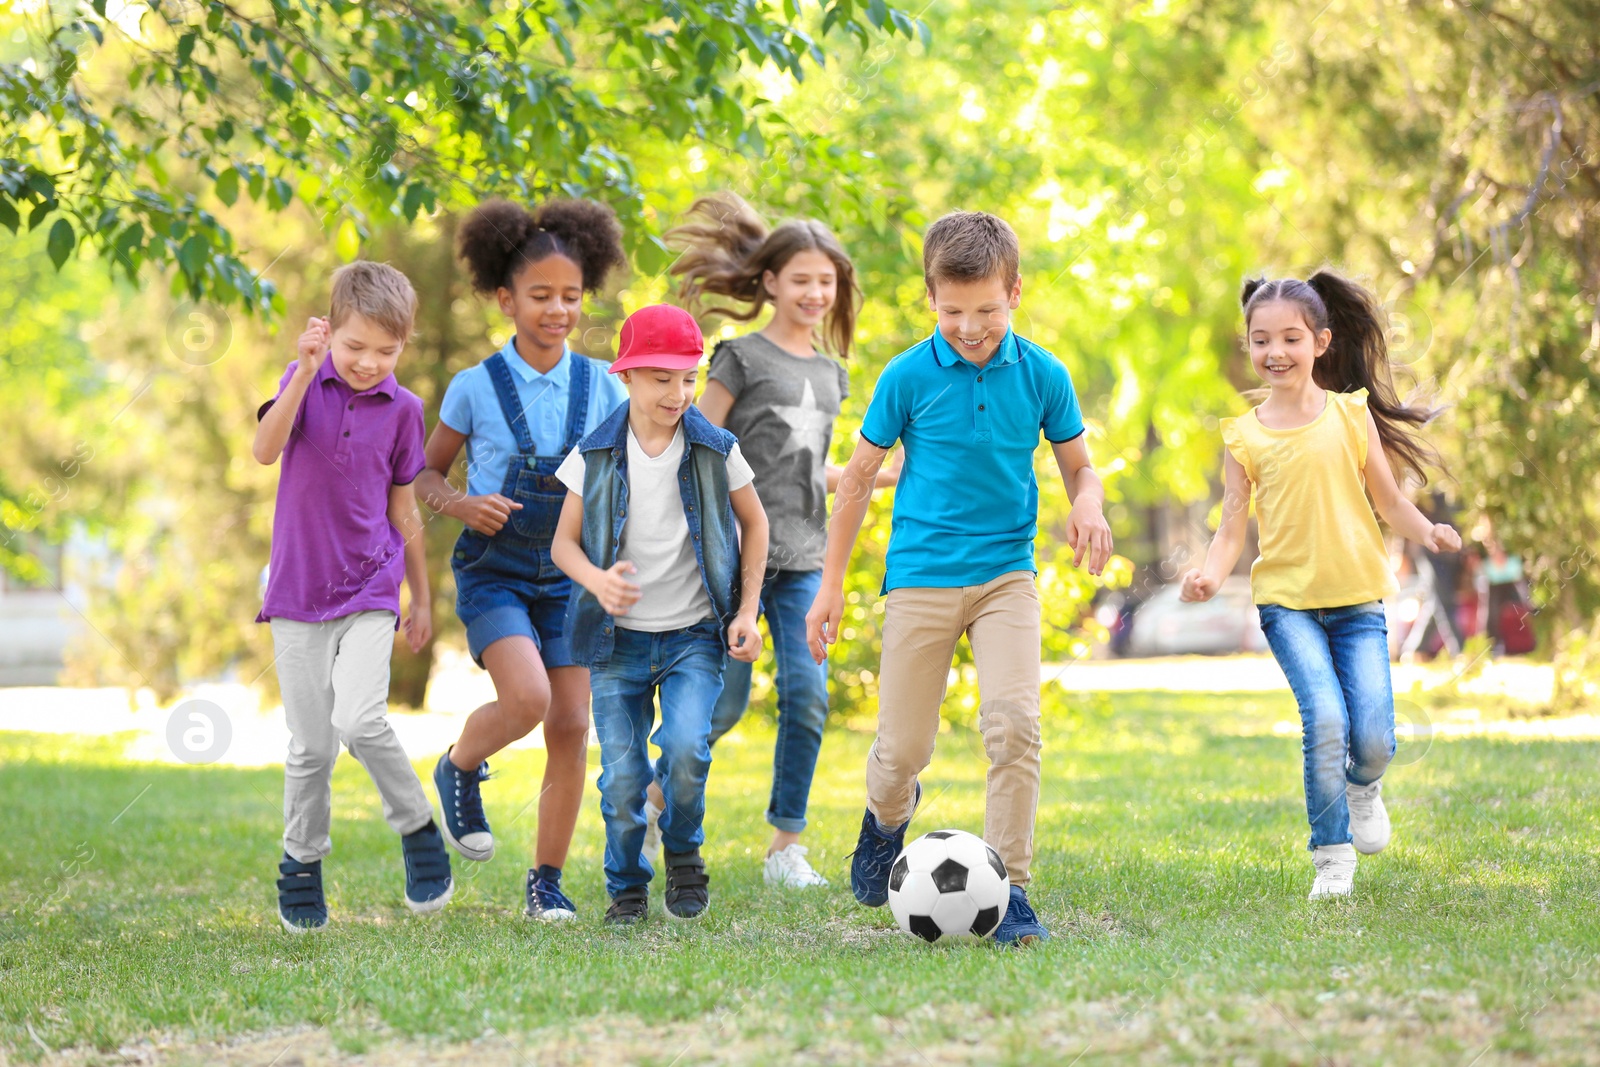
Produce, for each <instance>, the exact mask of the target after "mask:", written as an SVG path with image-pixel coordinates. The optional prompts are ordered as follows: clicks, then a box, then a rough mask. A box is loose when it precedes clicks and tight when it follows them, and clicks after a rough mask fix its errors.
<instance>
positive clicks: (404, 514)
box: [389, 482, 433, 652]
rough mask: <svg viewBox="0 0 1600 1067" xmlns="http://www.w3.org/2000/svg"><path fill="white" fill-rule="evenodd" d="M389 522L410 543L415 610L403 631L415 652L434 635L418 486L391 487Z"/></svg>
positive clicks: (409, 578) (408, 569)
mask: <svg viewBox="0 0 1600 1067" xmlns="http://www.w3.org/2000/svg"><path fill="white" fill-rule="evenodd" d="M389 521H390V522H392V523H394V526H395V529H397V530H399V531H400V536H401V537H404V538H405V542H406V588H408V589H409V590H411V610H410V611H408V612H407V613H406V618H405V621H404V622H403V623H402V624H401V629H403V630H405V632H406V643H407V644H408V645H410V646H411V651H412V652H421V651H422V646H424V645H426V644H427V643H428V638H430V637H432V636H433V598H432V596H431V595H430V594H429V592H428V552H427V547H426V544H425V542H424V539H423V536H422V533H423V529H422V512H420V511H418V510H417V491H416V483H414V482H407V483H406V484H405V485H391V486H390V487H389Z"/></svg>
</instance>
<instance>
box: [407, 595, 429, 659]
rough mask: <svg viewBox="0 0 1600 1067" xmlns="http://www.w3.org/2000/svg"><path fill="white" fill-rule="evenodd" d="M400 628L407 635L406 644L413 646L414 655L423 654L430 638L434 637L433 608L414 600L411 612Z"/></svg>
mask: <svg viewBox="0 0 1600 1067" xmlns="http://www.w3.org/2000/svg"><path fill="white" fill-rule="evenodd" d="M400 627H401V629H403V630H404V631H405V633H406V644H407V645H410V646H411V651H412V653H413V654H415V653H418V652H421V651H422V649H423V646H424V645H426V644H427V643H428V638H430V637H432V636H433V608H432V607H430V606H429V605H428V604H425V603H423V602H422V601H420V600H413V601H412V602H411V610H410V611H409V612H407V613H406V619H405V621H404V622H403V623H401V624H400Z"/></svg>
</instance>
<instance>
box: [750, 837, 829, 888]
mask: <svg viewBox="0 0 1600 1067" xmlns="http://www.w3.org/2000/svg"><path fill="white" fill-rule="evenodd" d="M761 876H762V878H763V879H764V880H765V881H766V883H767V884H768V885H781V886H785V887H787V888H789V889H805V888H808V887H810V886H825V885H827V884H828V880H827V879H826V878H824V877H822V875H820V874H818V873H817V872H816V869H815V868H814V867H812V866H811V864H809V863H807V862H806V846H804V845H789V846H787V847H785V848H781V849H779V850H778V851H777V852H774V853H773V854H772V855H770V856H768V857H767V861H766V862H765V863H763V864H762V865H761Z"/></svg>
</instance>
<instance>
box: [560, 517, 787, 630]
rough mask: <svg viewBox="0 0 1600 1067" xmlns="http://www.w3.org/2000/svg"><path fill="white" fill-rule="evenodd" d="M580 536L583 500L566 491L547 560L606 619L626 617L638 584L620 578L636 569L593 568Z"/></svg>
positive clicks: (620, 564)
mask: <svg viewBox="0 0 1600 1067" xmlns="http://www.w3.org/2000/svg"><path fill="white" fill-rule="evenodd" d="M582 534H583V497H581V496H579V495H578V494H577V493H574V492H572V491H571V490H568V491H567V499H566V500H565V501H564V502H563V503H562V505H561V517H560V518H559V519H557V520H556V533H555V537H554V538H553V539H552V540H551V542H550V560H551V562H552V563H554V564H555V565H556V566H557V567H560V568H561V573H563V574H565V575H566V576H567V577H568V578H571V579H572V580H573V581H575V582H577V583H578V584H579V585H581V586H583V587H584V588H585V589H587V590H589V592H591V593H593V594H594V598H595V599H596V600H598V601H600V606H601V607H602V608H604V609H605V612H606V614H607V615H626V614H627V613H628V609H629V608H631V607H633V605H635V604H637V603H638V602H639V583H638V582H630V581H629V580H628V579H627V578H626V577H624V576H625V575H629V574H635V573H637V572H638V568H637V567H635V566H634V565H633V564H631V563H629V562H628V561H627V560H625V559H619V560H617V562H616V563H614V564H612V565H611V569H610V570H601V569H600V568H599V567H596V566H595V565H594V564H593V563H591V562H589V556H588V554H587V553H585V552H584V551H583V543H582V542H581V541H580V540H579V537H581V536H582ZM758 588H759V587H758Z"/></svg>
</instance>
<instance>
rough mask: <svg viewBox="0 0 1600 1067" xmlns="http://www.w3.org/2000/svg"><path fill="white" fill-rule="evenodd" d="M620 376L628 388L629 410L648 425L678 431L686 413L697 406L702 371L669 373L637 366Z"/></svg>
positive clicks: (659, 368)
mask: <svg viewBox="0 0 1600 1067" xmlns="http://www.w3.org/2000/svg"><path fill="white" fill-rule="evenodd" d="M618 377H620V378H621V379H622V384H623V385H626V386H627V387H628V410H629V413H630V414H631V415H634V416H637V417H641V418H643V419H644V420H645V421H646V422H647V423H648V424H650V425H653V426H658V427H660V428H662V429H666V430H676V429H677V427H678V423H679V422H680V421H681V420H682V419H683V413H684V412H685V411H687V410H689V405H690V404H692V403H694V387H695V383H696V382H697V381H698V380H699V378H700V368H699V367H690V368H689V369H688V370H667V369H665V368H662V367H634V368H633V369H631V370H625V371H621V372H620V373H619V374H618Z"/></svg>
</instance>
